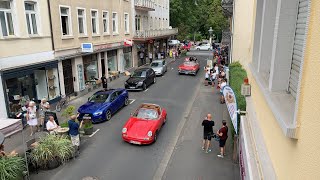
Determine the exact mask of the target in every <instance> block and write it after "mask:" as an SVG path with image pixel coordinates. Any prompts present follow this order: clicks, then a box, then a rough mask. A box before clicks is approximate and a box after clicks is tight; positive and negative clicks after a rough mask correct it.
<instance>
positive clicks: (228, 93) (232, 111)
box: [222, 85, 238, 133]
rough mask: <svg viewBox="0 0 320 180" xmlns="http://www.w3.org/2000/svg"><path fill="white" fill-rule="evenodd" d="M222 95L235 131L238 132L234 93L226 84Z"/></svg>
mask: <svg viewBox="0 0 320 180" xmlns="http://www.w3.org/2000/svg"><path fill="white" fill-rule="evenodd" d="M222 92H223V96H224V99H225V102H226V105H227V108H228V111H229V115H230V118H231V121H232V124H233V127H234V130H235V132H236V133H238V111H237V110H238V109H237V101H236V95H235V94H234V92H233V90H232V89H231V87H230V86H228V85H226V86H225V87H224V88H223V90H222Z"/></svg>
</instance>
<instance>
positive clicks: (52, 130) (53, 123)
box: [46, 116, 60, 134]
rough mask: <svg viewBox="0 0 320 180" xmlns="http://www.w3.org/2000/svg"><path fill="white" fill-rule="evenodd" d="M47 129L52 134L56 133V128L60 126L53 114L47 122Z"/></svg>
mask: <svg viewBox="0 0 320 180" xmlns="http://www.w3.org/2000/svg"><path fill="white" fill-rule="evenodd" d="M46 128H47V131H49V133H50V134H56V133H55V130H56V129H58V128H60V126H58V125H57V123H56V121H54V117H53V116H49V121H48V122H47V124H46Z"/></svg>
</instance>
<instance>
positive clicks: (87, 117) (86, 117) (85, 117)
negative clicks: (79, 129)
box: [83, 116, 91, 119]
mask: <svg viewBox="0 0 320 180" xmlns="http://www.w3.org/2000/svg"><path fill="white" fill-rule="evenodd" d="M83 119H91V117H90V116H84V117H83Z"/></svg>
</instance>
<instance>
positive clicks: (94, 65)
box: [83, 54, 98, 83]
mask: <svg viewBox="0 0 320 180" xmlns="http://www.w3.org/2000/svg"><path fill="white" fill-rule="evenodd" d="M83 67H84V79H85V82H86V83H87V82H95V81H96V79H98V61H97V54H93V55H88V56H84V57H83Z"/></svg>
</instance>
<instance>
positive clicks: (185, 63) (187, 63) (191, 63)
mask: <svg viewBox="0 0 320 180" xmlns="http://www.w3.org/2000/svg"><path fill="white" fill-rule="evenodd" d="M183 64H184V65H185V66H195V65H196V63H194V62H191V61H188V62H184V63H183Z"/></svg>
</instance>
